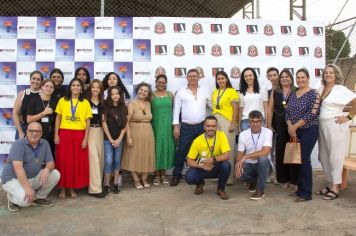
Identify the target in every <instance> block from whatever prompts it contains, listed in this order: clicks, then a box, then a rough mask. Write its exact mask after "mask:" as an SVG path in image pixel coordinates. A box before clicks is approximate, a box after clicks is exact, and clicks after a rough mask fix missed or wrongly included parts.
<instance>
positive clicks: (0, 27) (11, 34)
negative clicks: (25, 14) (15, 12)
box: [0, 17, 17, 38]
mask: <svg viewBox="0 0 356 236" xmlns="http://www.w3.org/2000/svg"><path fill="white" fill-rule="evenodd" d="M16 35H17V17H0V38H16Z"/></svg>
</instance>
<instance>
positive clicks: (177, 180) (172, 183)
mask: <svg viewBox="0 0 356 236" xmlns="http://www.w3.org/2000/svg"><path fill="white" fill-rule="evenodd" d="M179 181H180V178H179V177H176V176H175V177H173V179H172V181H171V186H172V187H174V186H177V185H178V184H179Z"/></svg>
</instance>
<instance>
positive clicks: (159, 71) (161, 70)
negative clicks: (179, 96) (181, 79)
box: [155, 66, 167, 77]
mask: <svg viewBox="0 0 356 236" xmlns="http://www.w3.org/2000/svg"><path fill="white" fill-rule="evenodd" d="M166 74H167V72H166V69H165V68H164V67H162V66H159V67H157V68H156V70H155V77H157V76H158V75H166Z"/></svg>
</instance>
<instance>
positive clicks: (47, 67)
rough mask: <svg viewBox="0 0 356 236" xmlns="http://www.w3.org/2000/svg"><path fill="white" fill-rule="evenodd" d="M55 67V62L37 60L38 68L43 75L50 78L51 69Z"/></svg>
mask: <svg viewBox="0 0 356 236" xmlns="http://www.w3.org/2000/svg"><path fill="white" fill-rule="evenodd" d="M53 69H54V62H36V70H39V71H41V72H42V74H43V77H44V78H46V79H49V75H50V73H51V71H52V70H53Z"/></svg>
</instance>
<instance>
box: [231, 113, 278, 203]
mask: <svg viewBox="0 0 356 236" xmlns="http://www.w3.org/2000/svg"><path fill="white" fill-rule="evenodd" d="M262 120H263V116H262V113H261V112H260V111H256V110H254V111H251V112H250V113H249V123H250V128H249V129H247V130H245V131H243V132H241V133H240V135H239V143H238V150H237V151H238V153H237V161H238V162H237V164H236V166H235V175H236V177H238V178H240V179H241V180H242V181H244V182H247V183H249V184H250V186H249V192H253V194H252V196H251V197H250V199H251V200H260V199H262V198H263V197H264V196H265V193H264V189H265V183H266V179H267V176H268V174H269V170H270V167H271V163H270V159H269V157H270V153H271V149H272V137H273V133H272V131H271V130H270V129H267V128H264V127H262Z"/></svg>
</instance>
